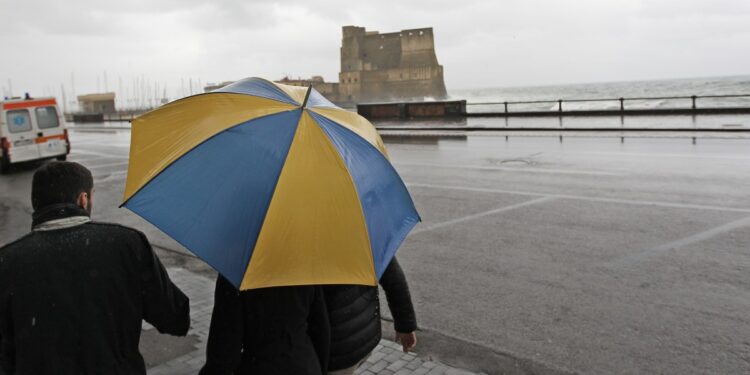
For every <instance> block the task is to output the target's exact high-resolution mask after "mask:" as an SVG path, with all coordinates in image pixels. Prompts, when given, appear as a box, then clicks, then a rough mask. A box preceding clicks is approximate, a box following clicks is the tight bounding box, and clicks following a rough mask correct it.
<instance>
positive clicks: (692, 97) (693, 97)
mask: <svg viewBox="0 0 750 375" xmlns="http://www.w3.org/2000/svg"><path fill="white" fill-rule="evenodd" d="M690 98H691V99H693V109H695V98H696V96H695V95H693V96H691V97H690Z"/></svg>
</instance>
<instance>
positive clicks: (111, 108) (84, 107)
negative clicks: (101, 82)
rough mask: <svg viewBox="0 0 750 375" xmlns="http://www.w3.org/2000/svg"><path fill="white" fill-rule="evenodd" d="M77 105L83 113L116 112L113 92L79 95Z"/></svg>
mask: <svg viewBox="0 0 750 375" xmlns="http://www.w3.org/2000/svg"><path fill="white" fill-rule="evenodd" d="M78 107H79V108H80V111H81V112H83V113H117V109H115V93H113V92H105V93H100V94H88V95H79V96H78Z"/></svg>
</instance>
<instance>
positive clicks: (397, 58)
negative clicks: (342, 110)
mask: <svg viewBox="0 0 750 375" xmlns="http://www.w3.org/2000/svg"><path fill="white" fill-rule="evenodd" d="M342 34H343V38H342V40H341V72H340V73H339V82H338V83H336V82H325V80H324V79H323V77H321V76H313V77H312V78H310V79H302V78H297V79H293V78H289V77H284V78H282V79H280V80H278V81H276V82H278V83H283V84H286V85H292V86H305V87H307V86H312V87H313V88H315V90H317V91H318V92H320V93H321V94H323V96H325V97H326V98H328V100H330V101H332V102H334V103H336V104H339V105H343V106H352V105H355V104H357V103H367V102H387V101H405V100H406V101H412V100H415V101H419V100H424V99H426V98H432V99H444V98H446V97H447V92H446V90H445V82H444V81H443V66H442V65H440V64H438V61H437V56H436V55H435V40H434V37H433V34H432V28H431V27H428V28H423V29H411V30H401V31H399V32H394V33H386V34H380V33H378V32H377V31H366V30H365V28H364V27H358V26H344V27H343V28H342ZM230 83H232V81H226V82H222V83H219V84H208V85H207V86H206V87H205V88H204V91H205V92H210V91H213V90H216V89H219V88H222V87H224V86H226V85H228V84H230Z"/></svg>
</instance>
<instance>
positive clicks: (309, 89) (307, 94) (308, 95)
mask: <svg viewBox="0 0 750 375" xmlns="http://www.w3.org/2000/svg"><path fill="white" fill-rule="evenodd" d="M311 91H312V85H310V86H307V93H306V94H305V101H303V102H302V108H305V106H306V105H307V99H309V98H310V92H311Z"/></svg>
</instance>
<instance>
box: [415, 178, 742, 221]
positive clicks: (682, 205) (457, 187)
mask: <svg viewBox="0 0 750 375" xmlns="http://www.w3.org/2000/svg"><path fill="white" fill-rule="evenodd" d="M406 185H407V186H414V187H425V188H432V189H445V190H459V191H476V192H482V193H500V194H515V195H527V196H532V197H555V198H563V199H575V200H581V201H588V202H603V203H620V204H631V205H637V206H656V207H669V208H688V209H695V210H712V211H724V212H744V213H750V208H734V207H721V206H710V205H702V204H687V203H670V202H657V201H643V200H632V199H618V198H597V197H590V196H585V195H572V194H554V193H536V192H529V191H517V190H504V189H489V188H477V187H471V186H461V185H437V184H423V183H418V182H408V183H406Z"/></svg>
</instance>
